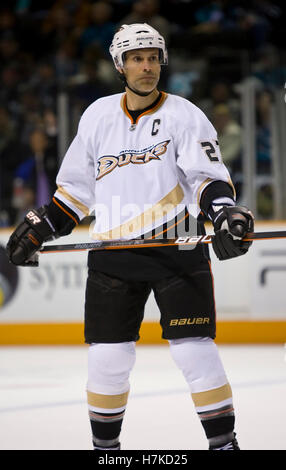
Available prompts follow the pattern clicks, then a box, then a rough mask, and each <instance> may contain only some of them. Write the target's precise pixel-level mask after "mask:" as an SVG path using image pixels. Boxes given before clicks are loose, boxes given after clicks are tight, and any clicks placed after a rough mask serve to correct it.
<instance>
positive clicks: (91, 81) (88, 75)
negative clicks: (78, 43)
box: [71, 45, 114, 113]
mask: <svg viewBox="0 0 286 470" xmlns="http://www.w3.org/2000/svg"><path fill="white" fill-rule="evenodd" d="M102 62H105V60H104V58H103V56H102V51H101V49H100V48H99V47H98V46H96V45H95V46H90V47H89V48H87V50H86V51H85V55H84V57H83V64H82V67H81V71H80V74H78V75H77V76H75V77H74V80H72V81H71V85H72V87H71V99H72V103H73V105H74V106H75V107H76V108H77V112H80V113H82V112H83V111H84V110H85V109H86V108H87V106H89V105H90V104H91V103H92V102H93V101H95V100H96V99H98V98H100V97H102V96H106V95H108V94H110V93H112V92H113V90H112V83H109V80H104V78H102V77H101V64H102ZM109 63H110V61H109ZM108 70H110V69H109V68H108ZM113 73H114V70H113V68H112V77H113V76H114V75H113Z"/></svg>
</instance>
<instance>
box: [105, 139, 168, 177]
mask: <svg viewBox="0 0 286 470" xmlns="http://www.w3.org/2000/svg"><path fill="white" fill-rule="evenodd" d="M169 142H170V140H165V141H163V142H160V143H159V144H155V145H151V146H150V147H147V148H146V149H143V150H124V151H122V152H120V154H119V155H117V156H115V155H104V156H103V157H100V158H99V159H98V173H97V178H96V179H97V180H100V179H101V178H103V177H104V176H106V175H107V174H108V173H111V172H112V171H113V170H114V169H115V168H116V167H120V168H121V167H122V166H126V165H128V164H129V163H133V164H137V165H138V164H141V165H142V164H144V163H148V162H150V161H151V160H161V159H160V157H161V156H162V155H164V153H166V151H167V146H168V144H169Z"/></svg>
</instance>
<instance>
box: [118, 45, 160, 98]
mask: <svg viewBox="0 0 286 470" xmlns="http://www.w3.org/2000/svg"><path fill="white" fill-rule="evenodd" d="M160 71H161V66H160V60H159V50H158V49H156V48H154V49H136V50H134V51H128V52H127V53H126V56H125V61H124V68H123V72H124V74H125V77H126V80H127V82H128V84H129V85H130V86H131V87H132V88H134V89H135V90H138V91H141V92H145V93H147V92H151V91H153V90H154V89H155V88H156V87H157V84H158V82H159V78H160Z"/></svg>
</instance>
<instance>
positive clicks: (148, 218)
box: [92, 184, 184, 240]
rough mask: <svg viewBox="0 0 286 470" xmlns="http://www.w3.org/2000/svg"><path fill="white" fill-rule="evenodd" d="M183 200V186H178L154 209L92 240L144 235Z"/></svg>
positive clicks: (94, 235) (95, 234)
mask: <svg viewBox="0 0 286 470" xmlns="http://www.w3.org/2000/svg"><path fill="white" fill-rule="evenodd" d="M183 199H184V192H183V190H182V188H181V186H180V185H179V184H177V186H175V188H174V189H172V191H170V192H169V193H168V194H167V195H166V196H165V197H163V198H162V199H161V200H160V201H159V202H158V203H157V204H155V205H154V206H153V207H150V209H148V210H146V211H145V212H142V214H140V215H138V216H137V217H134V218H133V219H131V220H129V221H128V222H126V223H125V224H122V225H120V226H119V227H115V228H113V229H111V230H109V231H108V232H102V233H94V234H93V235H92V238H94V239H96V240H117V239H120V238H124V237H128V236H130V235H131V234H132V233H134V232H142V233H144V227H148V226H150V225H153V224H154V222H156V220H159V219H162V218H163V217H164V216H165V215H166V214H168V213H169V212H170V211H172V210H173V209H175V207H176V206H177V205H178V204H180V202H181V201H182V200H183Z"/></svg>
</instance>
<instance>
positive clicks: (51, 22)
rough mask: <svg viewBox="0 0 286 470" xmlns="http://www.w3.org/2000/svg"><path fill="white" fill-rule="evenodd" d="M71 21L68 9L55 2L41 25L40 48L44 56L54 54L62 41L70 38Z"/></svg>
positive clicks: (72, 25)
mask: <svg viewBox="0 0 286 470" xmlns="http://www.w3.org/2000/svg"><path fill="white" fill-rule="evenodd" d="M73 27H74V24H73V20H72V17H71V14H70V12H69V10H68V9H66V8H64V6H62V5H61V4H60V3H58V2H55V3H54V5H53V6H52V8H50V9H49V10H48V14H47V16H46V17H45V18H44V20H43V22H42V23H41V28H40V39H41V48H42V50H43V51H45V56H46V57H48V56H49V55H50V54H54V53H55V52H56V50H57V49H58V47H59V46H60V45H61V44H62V42H63V41H65V40H66V39H68V38H69V37H72V31H73Z"/></svg>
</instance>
